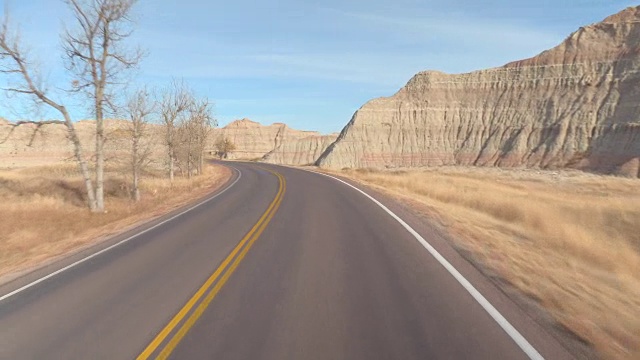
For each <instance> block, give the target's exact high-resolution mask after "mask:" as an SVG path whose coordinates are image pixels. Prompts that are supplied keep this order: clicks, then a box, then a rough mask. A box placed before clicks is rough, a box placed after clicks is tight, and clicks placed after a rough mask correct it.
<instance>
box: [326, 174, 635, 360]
mask: <svg viewBox="0 0 640 360" xmlns="http://www.w3.org/2000/svg"><path fill="white" fill-rule="evenodd" d="M337 174H339V175H343V176H346V177H348V178H352V179H354V180H356V181H359V182H361V183H363V184H366V185H369V186H371V187H373V188H375V189H378V190H381V191H383V192H386V193H388V194H391V195H394V196H396V197H398V198H400V199H403V200H404V201H405V202H406V203H408V204H409V205H411V206H413V207H414V208H418V209H422V210H423V212H425V213H427V214H429V215H430V216H435V217H436V218H437V219H439V220H440V222H441V223H443V224H444V225H445V227H446V228H447V230H448V231H449V232H450V233H451V234H452V235H453V236H452V237H453V238H454V241H455V242H456V245H457V246H459V247H461V248H463V249H465V250H468V251H470V252H471V253H472V254H473V256H474V258H475V259H476V260H477V261H479V262H480V263H482V264H483V265H484V266H486V267H488V268H489V269H491V270H492V272H495V273H497V274H499V276H500V277H502V278H503V279H505V280H507V281H508V282H510V283H511V284H513V285H514V286H515V287H517V288H518V289H520V290H521V291H522V292H524V293H525V294H527V295H528V296H530V297H532V298H534V299H535V300H537V301H538V302H539V303H540V304H541V305H542V306H543V307H544V308H546V309H547V310H548V311H549V312H550V313H551V314H552V316H553V317H554V318H555V319H556V320H557V321H558V322H560V323H561V324H562V325H564V326H565V327H567V328H568V329H570V330H571V331H573V332H574V333H575V334H577V335H578V336H579V337H581V338H582V339H583V340H585V341H587V342H588V343H590V344H592V345H593V346H594V348H595V349H596V350H597V351H598V353H599V354H600V355H601V356H602V357H603V358H606V359H613V358H615V359H640V181H638V180H634V179H623V178H615V177H610V176H597V175H591V174H585V173H580V172H577V171H576V172H572V171H564V172H541V171H534V170H500V169H469V168H467V169H464V168H455V167H454V168H446V167H445V168H436V169H431V170H410V171H374V170H343V171H342V172H338V173H337Z"/></svg>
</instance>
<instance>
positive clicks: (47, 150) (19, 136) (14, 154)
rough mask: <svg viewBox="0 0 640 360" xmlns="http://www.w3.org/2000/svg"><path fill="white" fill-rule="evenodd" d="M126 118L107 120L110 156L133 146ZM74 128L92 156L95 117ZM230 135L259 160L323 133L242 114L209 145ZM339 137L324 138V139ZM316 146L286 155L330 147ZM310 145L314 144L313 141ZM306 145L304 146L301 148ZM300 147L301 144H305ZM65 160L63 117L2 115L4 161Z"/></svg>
mask: <svg viewBox="0 0 640 360" xmlns="http://www.w3.org/2000/svg"><path fill="white" fill-rule="evenodd" d="M127 124H128V123H127V122H126V121H124V120H106V121H105V129H106V136H107V138H108V141H107V143H106V144H105V146H106V150H107V161H110V160H113V161H114V162H115V161H119V160H122V159H123V158H124V157H126V156H127V153H128V151H129V148H130V143H129V139H128V137H127V133H126V128H127ZM75 127H76V131H77V132H78V136H79V137H80V142H81V143H82V144H83V148H84V150H85V154H86V155H87V157H91V156H92V150H93V147H94V141H95V140H94V139H95V122H94V121H90V120H83V121H78V122H77V123H75ZM150 130H151V132H150V135H151V136H152V138H153V140H152V141H151V143H152V144H153V145H152V151H153V152H154V153H155V157H156V158H157V159H162V158H163V156H165V147H164V145H163V144H164V143H163V128H162V126H160V125H154V126H152V127H151V128H150ZM221 137H223V138H228V139H229V140H231V141H232V142H233V143H234V145H235V146H236V150H235V151H233V152H232V153H230V154H229V158H230V159H245V160H255V159H261V158H263V157H264V156H265V155H266V154H267V153H271V152H274V150H275V149H276V148H280V146H281V145H283V144H287V143H289V142H296V141H297V140H300V139H304V138H309V139H313V138H315V137H320V134H319V133H318V132H315V131H300V130H295V129H291V128H290V127H288V126H287V125H285V124H282V123H275V124H272V125H267V126H265V125H261V124H260V123H257V122H254V121H251V120H248V119H242V120H236V121H233V122H231V123H230V124H229V125H227V126H225V127H223V128H215V129H213V130H212V131H211V134H210V136H209V146H208V148H207V151H209V152H212V153H213V152H215V145H214V144H215V142H216V141H217V140H218V139H219V138H221ZM333 140H335V136H334V137H333V138H332V139H328V140H326V141H325V143H326V145H328V144H329V143H331V142H332V141H333ZM326 145H325V146H324V147H322V148H320V147H318V149H317V150H312V149H311V148H309V149H308V150H306V151H308V152H311V153H310V155H293V157H292V155H291V154H289V155H287V158H291V159H293V158H295V159H296V161H297V160H300V159H302V158H306V159H308V160H305V161H306V163H313V162H314V161H315V159H317V158H318V156H319V155H320V154H321V153H322V151H323V150H324V149H325V148H326ZM309 146H311V145H309ZM300 149H302V148H300ZM301 151H302V150H301ZM280 159H284V158H283V157H279V156H278V157H274V160H271V161H270V162H273V163H283V162H281V161H280ZM61 161H75V158H74V155H73V146H72V144H71V142H70V141H69V140H68V139H67V128H66V126H65V125H64V124H62V123H61V122H59V121H55V120H54V121H53V123H46V121H45V123H44V124H36V123H30V122H25V123H19V122H18V123H11V122H9V121H7V120H5V119H3V118H0V167H24V166H37V165H47V164H54V163H59V162H61Z"/></svg>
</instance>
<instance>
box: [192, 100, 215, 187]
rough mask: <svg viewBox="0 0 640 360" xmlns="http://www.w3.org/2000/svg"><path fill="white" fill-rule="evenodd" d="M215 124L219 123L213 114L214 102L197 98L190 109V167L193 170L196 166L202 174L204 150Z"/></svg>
mask: <svg viewBox="0 0 640 360" xmlns="http://www.w3.org/2000/svg"><path fill="white" fill-rule="evenodd" d="M215 125H217V122H216V120H215V118H214V117H213V115H212V103H211V102H210V101H209V99H207V98H204V99H201V100H195V101H194V102H193V104H192V108H191V110H190V114H189V120H188V126H187V136H188V137H189V139H188V144H189V162H190V165H189V166H188V169H191V170H193V169H194V168H195V170H197V173H198V174H202V168H203V167H204V151H205V149H206V146H207V140H208V138H209V134H210V132H211V127H212V126H215Z"/></svg>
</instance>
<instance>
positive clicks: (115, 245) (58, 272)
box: [0, 166, 242, 302]
mask: <svg viewBox="0 0 640 360" xmlns="http://www.w3.org/2000/svg"><path fill="white" fill-rule="evenodd" d="M230 167H231V168H232V169H233V170H235V171H236V172H237V173H238V177H237V178H236V180H235V181H234V182H233V183H231V185H229V186H227V187H226V188H225V189H224V190H222V191H221V192H219V193H217V194H216V195H215V196H212V197H210V198H208V199H207V200H204V201H202V202H200V203H198V204H196V205H194V206H192V207H190V208H188V209H186V210H185V211H183V212H181V213H179V214H177V215H174V216H172V217H170V218H169V219H167V220H164V221H162V222H160V223H158V224H155V225H154V226H152V227H150V228H148V229H145V230H143V231H141V232H139V233H137V234H135V235H132V236H130V237H128V238H126V239H124V240H121V241H120V242H117V243H115V244H113V245H111V246H109V247H107V248H104V249H102V250H100V251H98V252H96V253H93V254H91V255H89V256H87V257H85V258H82V259H80V260H78V261H76V262H74V263H73V264H70V265H67V266H65V267H63V268H62V269H59V270H57V271H54V272H52V273H51V274H49V275H46V276H44V277H41V278H40V279H38V280H35V281H33V282H30V283H28V284H27V285H25V286H23V287H21V288H18V289H16V290H14V291H12V292H10V293H8V294H6V295H3V296H0V302H1V301H3V300H6V299H8V298H10V297H12V296H14V295H16V294H18V293H20V292H22V291H24V290H26V289H28V288H30V287H33V286H35V285H37V284H39V283H41V282H43V281H45V280H47V279H50V278H52V277H54V276H56V275H58V274H60V273H62V272H64V271H67V270H69V269H71V268H72V267H74V266H77V265H79V264H82V263H83V262H85V261H87V260H89V259H93V258H94V257H96V256H98V255H100V254H103V253H105V252H107V251H109V250H111V249H113V248H115V247H117V246H120V245H122V244H124V243H126V242H128V241H130V240H132V239H134V238H136V237H138V236H140V235H142V234H144V233H147V232H149V231H151V230H153V229H155V228H157V227H158V226H160V225H162V224H166V223H168V222H169V221H171V220H173V219H175V218H177V217H179V216H182V215H184V214H186V213H188V212H189V211H191V210H194V209H196V208H198V207H200V206H202V205H204V204H206V203H208V202H209V201H211V200H213V199H215V198H217V197H218V196H220V195H222V194H224V193H225V192H226V191H227V190H229V189H231V188H232V187H233V186H234V185H235V184H236V183H237V182H238V181H239V180H240V178H241V177H242V173H241V172H240V170H238V169H236V168H234V167H233V166H230Z"/></svg>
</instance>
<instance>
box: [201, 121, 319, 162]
mask: <svg viewBox="0 0 640 360" xmlns="http://www.w3.org/2000/svg"><path fill="white" fill-rule="evenodd" d="M314 135H316V136H317V135H320V134H319V133H317V132H315V131H301V130H295V129H292V128H290V127H288V126H287V125H286V124H282V123H274V124H272V125H262V124H260V123H258V122H255V121H251V120H249V119H242V120H236V121H233V122H231V123H230V124H229V125H227V126H225V127H223V128H220V129H214V130H213V133H212V134H211V138H212V139H213V142H214V143H215V141H216V140H217V139H219V138H221V137H224V138H227V139H229V140H231V142H233V143H234V144H235V145H236V151H234V152H233V153H232V154H230V155H229V158H230V159H245V160H251V159H260V158H262V157H263V156H265V154H267V153H269V152H271V151H273V150H274V149H275V148H277V147H278V146H280V145H281V144H283V143H285V142H288V141H294V140H297V139H301V138H304V137H308V136H314Z"/></svg>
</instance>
